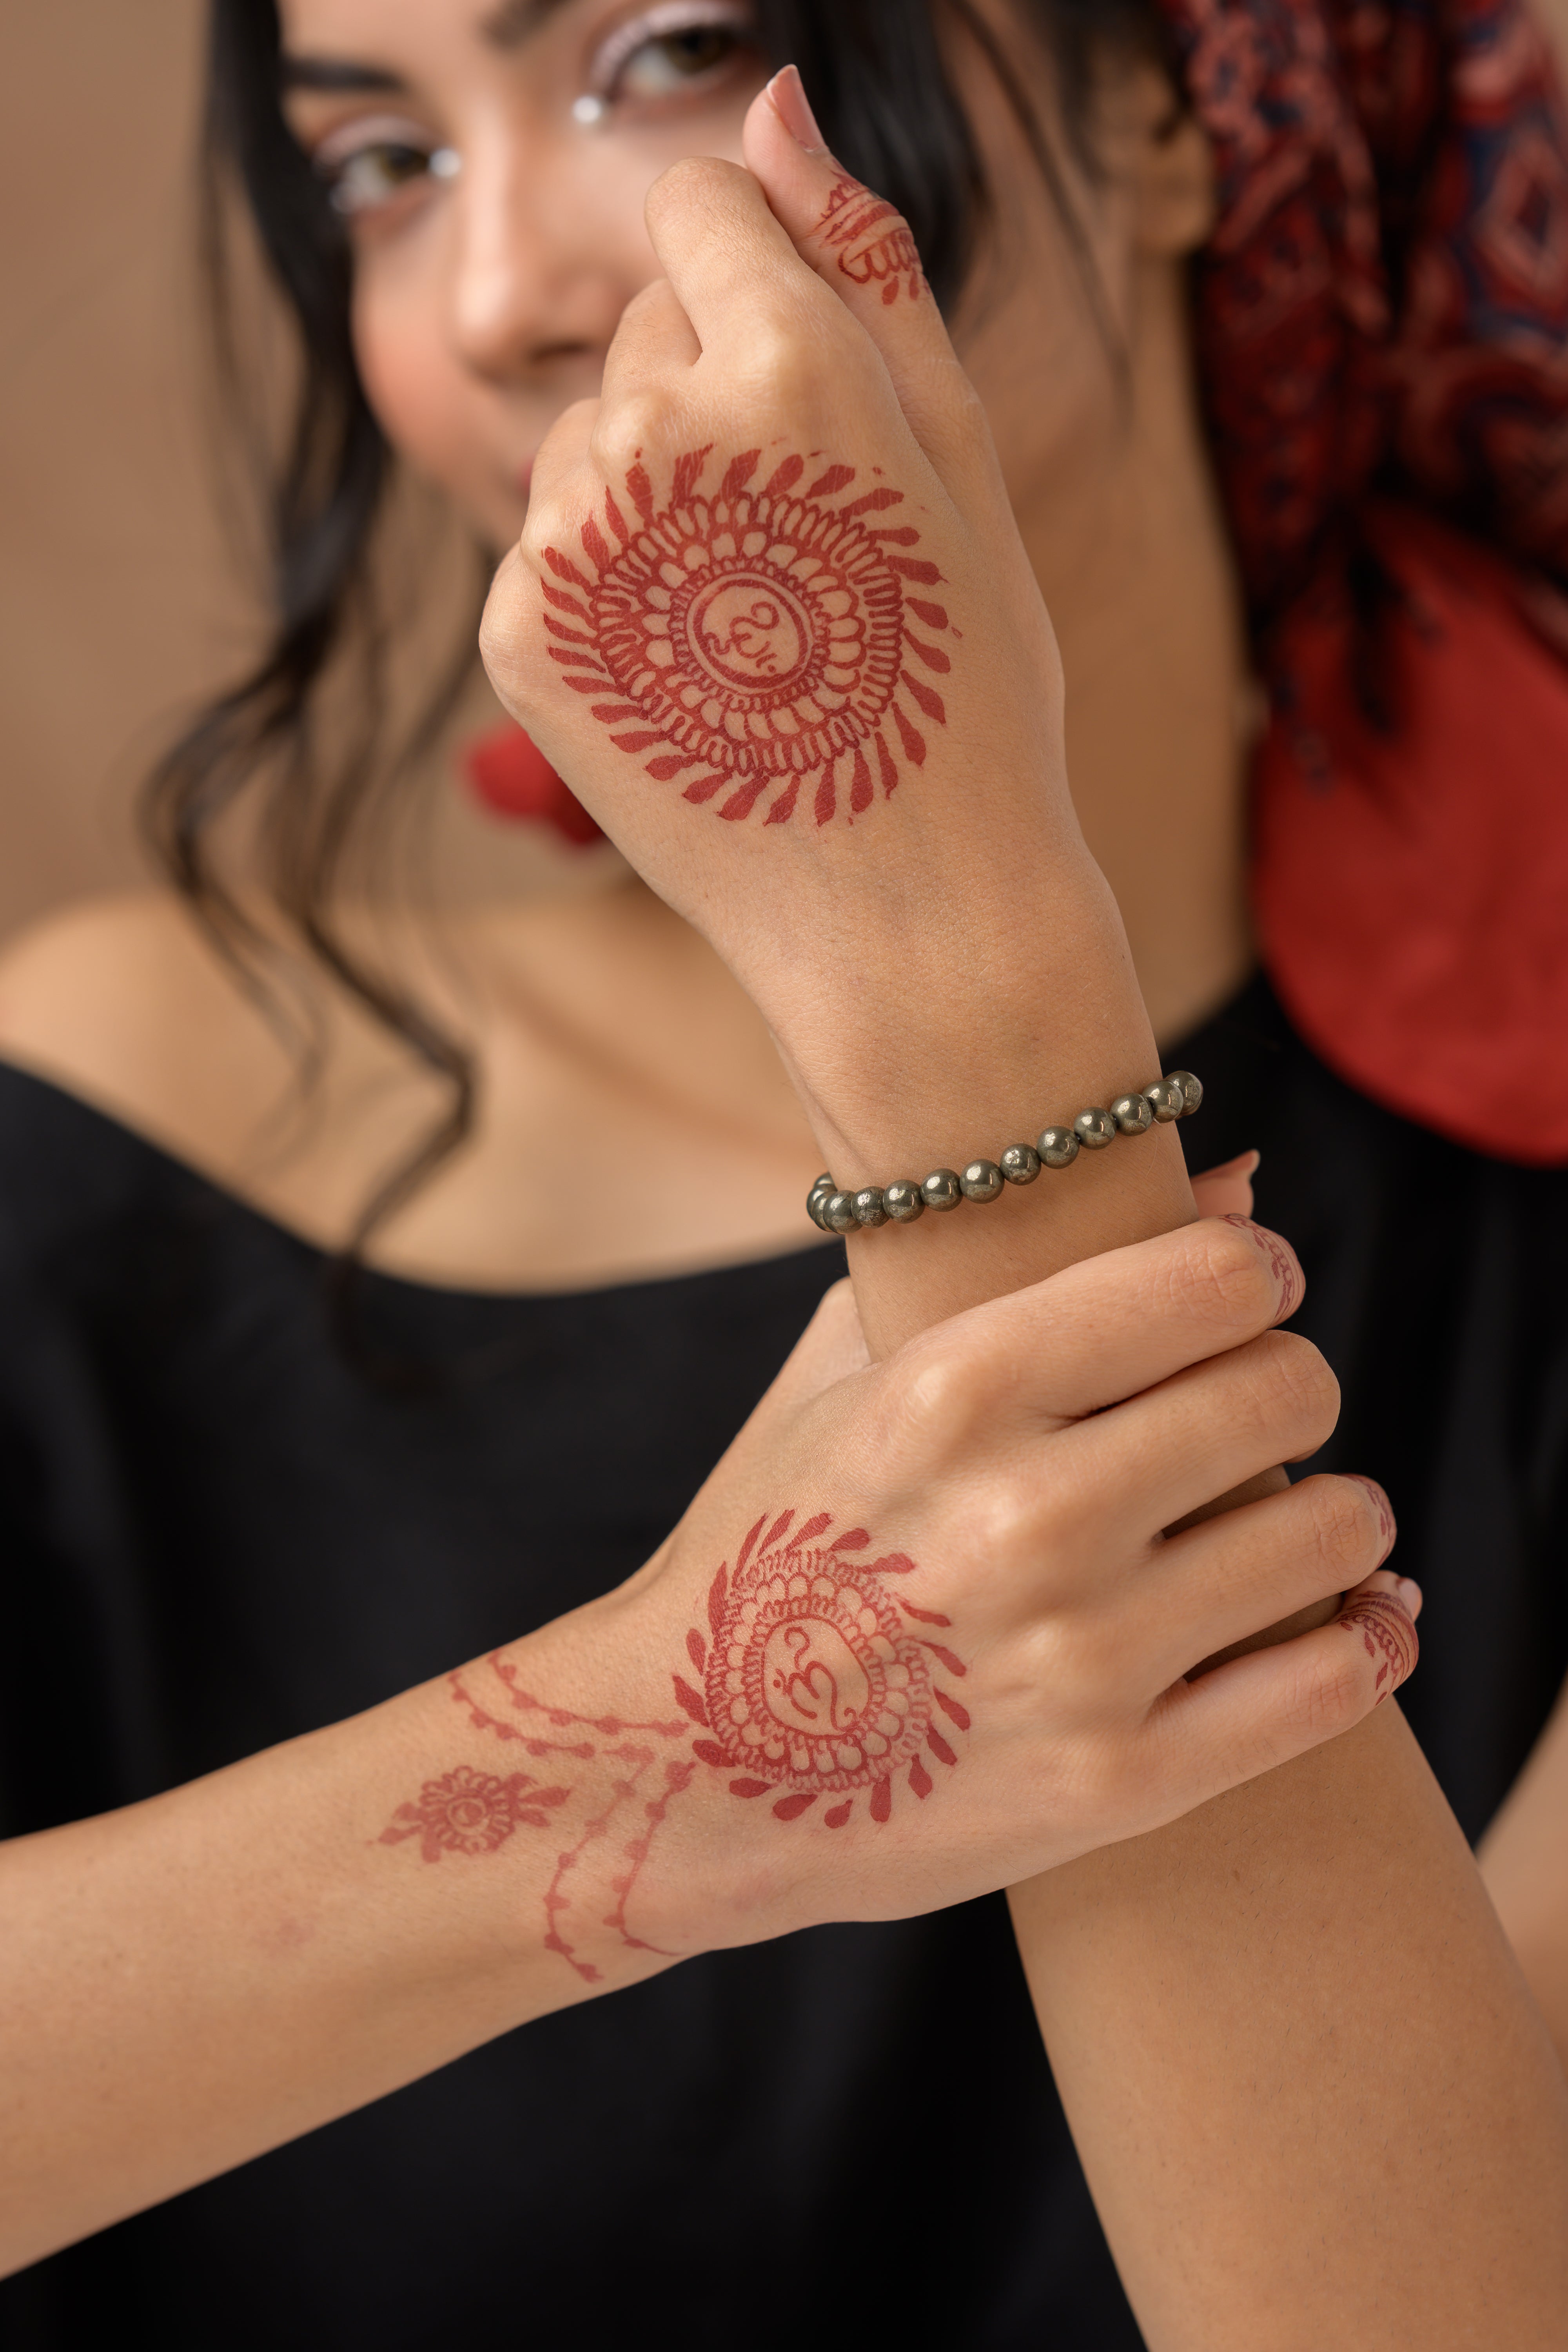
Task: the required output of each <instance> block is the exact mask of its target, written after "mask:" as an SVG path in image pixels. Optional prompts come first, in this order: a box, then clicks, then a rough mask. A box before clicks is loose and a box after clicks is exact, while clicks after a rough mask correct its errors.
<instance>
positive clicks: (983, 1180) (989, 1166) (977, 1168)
mask: <svg viewBox="0 0 1568 2352" xmlns="http://www.w3.org/2000/svg"><path fill="white" fill-rule="evenodd" d="M958 1181H959V1182H960V1183H961V1184H962V1185H963V1197H964V1199H965V1200H966V1201H999V1200H1000V1199H1001V1197H1002V1171H1001V1170H1000V1168H998V1167H997V1165H996V1162H995V1161H994V1160H971V1161H970V1163H969V1165H968V1167H967V1168H966V1169H965V1170H964V1171H963V1175H962V1176H961V1177H960V1178H959V1180H958Z"/></svg>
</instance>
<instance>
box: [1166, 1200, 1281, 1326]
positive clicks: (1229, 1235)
mask: <svg viewBox="0 0 1568 2352" xmlns="http://www.w3.org/2000/svg"><path fill="white" fill-rule="evenodd" d="M1184 1239H1185V1241H1186V1246H1185V1248H1184V1250H1183V1252H1182V1254H1181V1255H1180V1256H1179V1257H1178V1258H1177V1260H1176V1261H1175V1265H1174V1266H1173V1280H1174V1286H1175V1287H1176V1288H1177V1290H1178V1292H1179V1295H1180V1304H1181V1305H1182V1306H1183V1307H1185V1308H1186V1309H1187V1311H1188V1312H1189V1313H1192V1314H1195V1315H1196V1316H1198V1317H1200V1318H1202V1319H1203V1320H1204V1321H1205V1323H1208V1324H1216V1325H1218V1326H1219V1327H1221V1328H1224V1329H1240V1330H1257V1329H1258V1328H1260V1327H1263V1326H1266V1325H1268V1323H1269V1322H1270V1321H1271V1320H1272V1319H1273V1316H1274V1310H1275V1308H1276V1307H1277V1306H1278V1304H1279V1292H1278V1290H1277V1288H1276V1286H1275V1283H1274V1278H1273V1276H1271V1275H1270V1273H1269V1271H1268V1266H1267V1265H1265V1264H1264V1261H1263V1258H1262V1256H1261V1255H1260V1253H1259V1252H1258V1248H1257V1247H1256V1245H1255V1244H1253V1243H1252V1242H1251V1241H1249V1240H1248V1238H1247V1235H1246V1234H1243V1233H1238V1232H1237V1229H1236V1227H1235V1226H1234V1225H1226V1224H1222V1223H1220V1222H1219V1221H1218V1220H1217V1219H1216V1218H1213V1217H1210V1218H1205V1220H1204V1221H1203V1223H1200V1224H1196V1225H1189V1226H1188V1227H1187V1228H1186V1229H1185V1235H1184Z"/></svg>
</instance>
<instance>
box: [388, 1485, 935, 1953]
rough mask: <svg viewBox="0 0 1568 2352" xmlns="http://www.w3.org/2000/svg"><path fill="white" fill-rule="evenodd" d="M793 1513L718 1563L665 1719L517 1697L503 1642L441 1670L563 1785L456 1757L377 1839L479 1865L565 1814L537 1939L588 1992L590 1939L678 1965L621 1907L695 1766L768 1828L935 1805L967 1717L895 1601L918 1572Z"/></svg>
mask: <svg viewBox="0 0 1568 2352" xmlns="http://www.w3.org/2000/svg"><path fill="white" fill-rule="evenodd" d="M795 1517H796V1515H795V1512H794V1511H784V1512H782V1513H781V1514H780V1515H779V1516H778V1517H773V1518H772V1519H771V1523H770V1515H769V1514H766V1513H764V1514H763V1517H762V1518H760V1519H759V1520H758V1521H757V1523H756V1525H755V1526H754V1527H753V1528H752V1530H751V1532H750V1534H749V1535H748V1536H747V1537H746V1539H745V1541H744V1543H743V1544H742V1547H741V1549H740V1551H739V1553H738V1554H737V1556H736V1561H735V1567H734V1571H733V1573H732V1574H731V1570H730V1568H729V1565H728V1563H727V1562H725V1563H723V1564H721V1567H720V1569H719V1571H718V1574H717V1575H716V1576H715V1577H714V1579H713V1581H712V1583H711V1585H710V1588H709V1592H708V1630H707V1632H706V1633H704V1632H703V1631H702V1630H701V1629H700V1628H699V1627H698V1626H695V1625H694V1626H692V1628H691V1629H690V1631H689V1633H688V1634H687V1637H686V1654H687V1657H688V1659H689V1662H690V1664H691V1667H692V1670H693V1672H694V1674H695V1675H696V1676H697V1677H698V1680H697V1681H696V1682H692V1681H689V1680H688V1679H687V1677H686V1675H683V1674H677V1675H674V1677H673V1679H674V1685H675V1696H676V1700H677V1703H678V1705H679V1708H680V1710H681V1712H680V1713H679V1715H678V1716H674V1717H668V1718H665V1719H663V1720H651V1721H639V1722H632V1721H629V1720H627V1719H626V1718H625V1717H620V1716H616V1715H581V1714H579V1713H577V1712H576V1710H575V1709H574V1708H572V1707H564V1706H555V1705H553V1704H552V1702H551V1701H550V1700H548V1699H544V1698H541V1697H540V1696H538V1695H537V1693H535V1692H533V1691H531V1690H529V1689H528V1688H527V1687H526V1686H525V1685H524V1684H523V1682H522V1680H521V1676H520V1675H519V1672H518V1668H517V1666H516V1664H515V1663H514V1662H513V1661H512V1660H511V1659H510V1658H509V1657H508V1656H507V1655H506V1654H505V1652H504V1651H500V1650H497V1651H494V1652H492V1653H491V1654H490V1655H489V1657H488V1658H485V1659H482V1660H481V1661H480V1662H479V1664H477V1665H474V1666H463V1667H459V1668H458V1670H457V1671H456V1672H455V1673H453V1674H450V1675H447V1685H448V1688H449V1689H450V1691H451V1695H452V1699H453V1703H454V1704H455V1705H456V1706H459V1707H461V1708H462V1709H463V1711H464V1713H465V1714H466V1715H467V1717H468V1722H469V1724H470V1726H471V1727H472V1728H473V1729H474V1730H475V1731H478V1732H480V1733H482V1734H484V1735H485V1736H487V1737H489V1738H495V1739H499V1740H501V1741H503V1742H506V1743H508V1744H510V1745H513V1746H516V1747H520V1748H521V1749H522V1751H523V1753H524V1754H525V1755H526V1756H528V1757H530V1758H531V1759H534V1760H536V1761H543V1760H545V1759H549V1762H550V1769H551V1771H552V1774H556V1775H559V1776H560V1785H552V1786H550V1787H544V1786H542V1785H541V1783H540V1782H539V1781H538V1780H534V1779H532V1778H531V1777H530V1775H529V1774H527V1773H526V1772H513V1773H510V1774H508V1775H507V1776H506V1777H504V1778H502V1777H501V1776H500V1775H499V1774H496V1773H491V1772H478V1771H475V1770H473V1769H471V1768H470V1767H469V1766H468V1765H458V1767H456V1768H455V1769H453V1770H452V1771H450V1772H447V1773H444V1774H443V1775H442V1776H441V1777H440V1778H439V1779H437V1780H426V1782H425V1784H424V1786H423V1788H422V1789H421V1790H420V1791H419V1794H418V1796H417V1798H416V1799H414V1800H413V1801H410V1802H408V1803H406V1804H402V1805H399V1806H398V1808H397V1810H396V1811H395V1813H394V1815H393V1817H392V1820H391V1822H389V1823H388V1824H387V1826H386V1828H385V1829H384V1830H383V1831H382V1832H381V1835H380V1838H379V1839H378V1840H377V1841H375V1843H380V1844H382V1845H400V1844H402V1843H404V1841H405V1839H409V1838H417V1839H418V1840H419V1841H420V1852H421V1854H422V1856H423V1858H424V1860H425V1861H426V1862H439V1861H440V1860H441V1858H442V1856H443V1855H444V1854H447V1853H459V1854H468V1855H478V1854H482V1853H494V1852H495V1851H496V1849H497V1848H498V1847H499V1846H501V1845H504V1844H505V1843H506V1842H507V1840H508V1839H509V1838H510V1836H511V1834H512V1832H513V1831H514V1830H516V1829H517V1828H518V1827H519V1826H520V1825H522V1824H526V1825H527V1826H528V1827H530V1828H532V1829H546V1828H549V1827H551V1826H552V1825H554V1826H556V1827H557V1828H558V1829H559V1828H560V1826H561V1825H562V1824H563V1822H566V1821H567V1820H568V1819H570V1821H571V1828H570V1829H569V1830H567V1831H566V1832H565V1833H564V1835H563V1841H562V1843H561V1845H560V1846H559V1848H558V1849H557V1851H556V1853H555V1856H554V1860H553V1863H552V1865H551V1870H550V1876H549V1879H548V1882H547V1884H546V1885H545V1887H544V1890H543V1893H542V1897H541V1903H542V1910H543V1914H544V1922H543V1928H544V1932H543V1943H544V1948H545V1950H546V1951H549V1952H554V1953H556V1954H557V1955H558V1956H559V1957H560V1958H562V1959H563V1960H564V1961H565V1963H566V1965H567V1966H568V1967H569V1968H570V1969H573V1970H574V1972H575V1973H576V1974H577V1975H578V1976H579V1977H581V1978H582V1979H584V1982H585V1983H588V1984H596V1983H599V1982H601V1981H602V1980H603V1977H604V1970H603V1969H601V1968H600V1967H599V1966H598V1965H597V1964H596V1963H595V1961H594V1960H592V1959H589V1958H587V1957H586V1953H585V1949H584V1947H585V1945H586V1943H587V1941H588V1939H589V1938H590V1937H594V1936H595V1934H597V1933H598V1931H600V1930H604V1929H608V1930H609V1931H610V1933H611V1935H612V1936H613V1937H614V1938H615V1939H616V1943H617V1944H618V1945H619V1946H620V1947H621V1948H623V1949H626V1950H629V1951H637V1952H652V1953H656V1954H658V1956H659V1957H660V1958H666V1959H676V1958H679V1957H680V1955H679V1953H675V1952H669V1951H667V1950H665V1948H664V1947H663V1946H661V1945H658V1944H655V1943H652V1942H650V1941H649V1940H648V1938H647V1937H644V1936H639V1935H638V1934H637V1933H636V1931H635V1929H634V1927H633V1926H632V1924H631V1920H630V1917H629V1916H628V1915H629V1911H630V1906H631V1905H632V1902H633V1899H634V1897H635V1895H636V1894H637V1886H638V1883H639V1881H640V1879H641V1877H642V1874H643V1871H644V1868H645V1866H646V1864H647V1859H648V1855H649V1853H650V1852H651V1850H652V1848H653V1844H654V1842H655V1840H656V1838H657V1837H658V1832H659V1831H660V1829H661V1828H662V1826H663V1824H664V1822H665V1821H666V1819H667V1817H668V1812H669V1809H670V1806H671V1805H672V1804H673V1803H674V1802H675V1801H676V1800H677V1799H678V1798H679V1797H681V1796H684V1795H685V1793H686V1792H687V1790H689V1788H690V1786H691V1784H692V1782H693V1780H695V1778H696V1776H697V1771H698V1768H699V1766H700V1765H701V1764H707V1765H710V1766H714V1767H717V1768H718V1769H720V1770H721V1771H722V1772H724V1773H725V1774H726V1775H727V1776H730V1777H729V1791H730V1794H731V1796H734V1797H742V1798H748V1799H754V1798H757V1797H771V1798H772V1799H773V1807H772V1810H773V1813H774V1815H775V1816H776V1817H777V1818H778V1820H780V1821H781V1822H795V1821H798V1820H799V1819H800V1818H801V1816H802V1815H803V1814H805V1813H809V1812H810V1811H812V1809H813V1808H814V1807H815V1806H816V1804H817V1803H818V1801H820V1800H822V1799H831V1800H833V1801H832V1802H829V1803H826V1804H824V1806H823V1810H822V1811H821V1813H820V1814H819V1815H818V1818H819V1819H820V1820H821V1821H822V1822H823V1823H824V1825H825V1826H826V1828H828V1829H833V1830H838V1829H843V1828H844V1827H845V1826H846V1824H847V1822H848V1821H849V1819H850V1817H851V1815H852V1813H853V1811H854V1809H855V1805H856V1801H857V1799H858V1796H859V1794H860V1793H861V1792H862V1791H864V1792H865V1793H866V1798H867V1804H866V1812H867V1817H868V1819H869V1820H870V1821H872V1822H878V1823H881V1822H886V1821H887V1820H888V1819H889V1816H890V1814H891V1812H892V1807H893V1795H894V1786H895V1781H896V1780H899V1779H900V1778H901V1779H902V1780H903V1781H904V1782H906V1783H907V1785H908V1786H909V1788H910V1789H911V1790H913V1792H914V1794H915V1795H916V1796H917V1797H920V1798H925V1797H929V1796H930V1795H931V1790H932V1789H933V1788H934V1786H935V1781H934V1780H933V1778H932V1775H931V1770H930V1769H929V1766H928V1759H933V1760H934V1761H935V1762H936V1763H938V1764H941V1765H942V1766H944V1767H947V1768H950V1769H951V1768H952V1766H954V1765H956V1764H957V1762H958V1760H959V1758H958V1751H957V1749H956V1748H954V1746H953V1744H952V1742H953V1738H955V1737H956V1736H957V1735H959V1734H961V1733H963V1732H966V1731H968V1729H969V1727H970V1717H969V1711H968V1709H967V1708H966V1707H965V1706H963V1702H962V1701H961V1700H960V1699H959V1698H957V1697H956V1696H954V1695H953V1693H952V1691H951V1690H949V1689H947V1688H945V1687H944V1686H943V1685H942V1683H941V1682H939V1680H938V1676H939V1675H945V1676H946V1677H947V1678H948V1680H949V1681H953V1682H962V1681H963V1676H964V1675H965V1673H966V1671H967V1669H966V1668H965V1666H964V1664H963V1660H962V1659H961V1658H959V1657H957V1656H955V1654H953V1652H952V1650H951V1649H950V1648H949V1647H948V1646H947V1644H946V1643H944V1642H942V1641H941V1640H939V1639H938V1638H937V1636H938V1635H939V1634H941V1633H946V1632H948V1631H949V1630H950V1621H949V1620H948V1619H947V1618H946V1617H943V1616H941V1615H939V1614H938V1613H937V1612H935V1611H934V1610H930V1609H918V1608H916V1606H915V1605H914V1603H913V1602H912V1601H908V1600H906V1599H905V1598H904V1596H903V1594H902V1592H901V1591H898V1590H897V1588H896V1584H895V1582H894V1580H897V1579H900V1578H903V1577H906V1576H910V1575H911V1574H913V1573H914V1565H915V1564H914V1562H913V1560H911V1559H908V1558H907V1557H906V1556H905V1555H904V1554H903V1553H902V1552H889V1553H887V1554H885V1555H883V1556H882V1557H881V1558H879V1559H871V1560H862V1559H857V1558H856V1557H855V1555H856V1554H858V1553H861V1552H864V1551H866V1550H868V1549H869V1548H870V1543H871V1538H870V1537H869V1536H868V1534H867V1532H866V1530H865V1528H847V1529H846V1530H845V1532H844V1533H843V1534H842V1535H839V1536H836V1537H833V1538H831V1540H829V1529H830V1528H831V1527H832V1525H833V1520H832V1517H831V1514H830V1513H828V1512H826V1511H820V1512H818V1513H817V1514H816V1517H814V1518H810V1519H807V1520H806V1521H805V1523H804V1525H802V1526H801V1527H799V1528H795ZM792 1529H794V1532H793V1533H792V1532H791V1530H792ZM764 1530H765V1532H764ZM693 1727H696V1729H697V1730H698V1731H700V1733H701V1734H702V1735H703V1736H702V1737H700V1738H693V1736H692V1735H693ZM688 1742H689V1748H687V1752H686V1753H677V1752H673V1751H676V1750H677V1749H679V1748H686V1746H687V1743H688ZM601 1849H602V1851H600V1850H601Z"/></svg>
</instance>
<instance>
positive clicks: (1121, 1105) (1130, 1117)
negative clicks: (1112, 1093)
mask: <svg viewBox="0 0 1568 2352" xmlns="http://www.w3.org/2000/svg"><path fill="white" fill-rule="evenodd" d="M1110 1116H1111V1118H1113V1119H1114V1120H1115V1121H1116V1127H1117V1132H1118V1133H1119V1134H1121V1135H1146V1134H1147V1133H1148V1131H1149V1129H1151V1128H1152V1126H1153V1124H1154V1106H1153V1104H1152V1102H1151V1101H1150V1099H1149V1097H1148V1096H1147V1095H1118V1096H1117V1097H1116V1100H1115V1101H1114V1102H1113V1103H1112V1104H1111V1106H1110Z"/></svg>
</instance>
